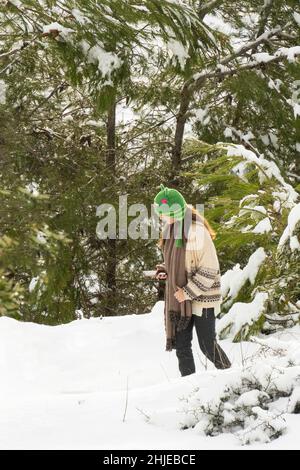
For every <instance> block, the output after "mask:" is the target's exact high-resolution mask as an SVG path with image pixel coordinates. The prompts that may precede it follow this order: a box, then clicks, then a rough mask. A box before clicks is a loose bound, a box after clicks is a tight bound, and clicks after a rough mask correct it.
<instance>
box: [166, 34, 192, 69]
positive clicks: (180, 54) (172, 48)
mask: <svg viewBox="0 0 300 470" xmlns="http://www.w3.org/2000/svg"><path fill="white" fill-rule="evenodd" d="M166 46H167V50H168V53H169V55H170V57H175V58H176V59H177V60H178V62H179V64H180V67H181V68H182V69H184V66H185V63H186V60H187V58H188V57H189V51H188V48H187V47H185V46H184V45H183V44H182V43H181V42H179V41H177V40H176V39H172V38H170V39H169V40H168V41H167V42H166Z"/></svg>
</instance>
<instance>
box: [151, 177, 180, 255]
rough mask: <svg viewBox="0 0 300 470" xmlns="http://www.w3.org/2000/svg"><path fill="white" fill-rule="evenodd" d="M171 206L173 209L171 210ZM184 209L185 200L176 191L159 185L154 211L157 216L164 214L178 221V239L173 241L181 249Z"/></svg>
mask: <svg viewBox="0 0 300 470" xmlns="http://www.w3.org/2000/svg"><path fill="white" fill-rule="evenodd" d="M173 204H174V206H175V207H173V209H172V206H173ZM178 206H179V207H178ZM186 209H187V203H186V200H185V199H184V197H183V195H182V194H181V193H180V192H179V191H177V189H172V188H167V187H166V186H164V185H163V184H161V185H160V191H159V193H157V195H156V196H155V198H154V210H155V212H156V213H157V214H165V215H168V216H170V217H174V219H176V220H178V221H179V224H180V230H179V238H176V241H175V245H176V247H182V245H183V242H182V232H183V230H182V228H183V219H184V215H185V212H186Z"/></svg>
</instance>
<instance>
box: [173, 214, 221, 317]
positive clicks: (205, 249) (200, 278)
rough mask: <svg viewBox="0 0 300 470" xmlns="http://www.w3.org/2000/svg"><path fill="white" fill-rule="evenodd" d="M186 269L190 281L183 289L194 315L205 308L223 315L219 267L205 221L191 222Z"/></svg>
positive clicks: (199, 313)
mask: <svg viewBox="0 0 300 470" xmlns="http://www.w3.org/2000/svg"><path fill="white" fill-rule="evenodd" d="M185 268H186V272H187V279H188V282H187V284H186V285H185V286H183V288H182V289H183V292H184V295H185V298H186V299H187V300H191V301H192V310H193V313H194V314H195V315H202V309H203V308H208V307H214V309H215V315H217V314H218V313H219V312H220V305H221V302H222V295H221V273H220V265H219V260H218V256H217V252H216V248H215V245H214V242H213V240H212V238H211V236H210V233H209V231H208V230H207V228H206V227H205V225H204V224H203V223H202V222H199V221H194V220H193V221H192V224H191V226H190V228H189V231H188V236H187V244H186V253H185Z"/></svg>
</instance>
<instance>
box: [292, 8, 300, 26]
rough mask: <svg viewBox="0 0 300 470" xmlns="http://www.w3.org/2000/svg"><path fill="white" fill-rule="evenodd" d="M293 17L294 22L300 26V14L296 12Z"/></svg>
mask: <svg viewBox="0 0 300 470" xmlns="http://www.w3.org/2000/svg"><path fill="white" fill-rule="evenodd" d="M293 17H294V20H295V21H296V23H297V24H298V25H299V26H300V14H299V13H297V12H296V11H294V13H293Z"/></svg>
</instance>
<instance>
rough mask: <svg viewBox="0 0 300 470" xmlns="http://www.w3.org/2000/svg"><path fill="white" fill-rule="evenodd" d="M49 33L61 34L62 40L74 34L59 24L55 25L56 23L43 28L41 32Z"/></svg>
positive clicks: (70, 29) (71, 30)
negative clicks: (56, 32)
mask: <svg viewBox="0 0 300 470" xmlns="http://www.w3.org/2000/svg"><path fill="white" fill-rule="evenodd" d="M51 31H58V32H59V34H61V36H62V37H63V38H64V39H67V37H68V35H69V34H70V33H74V32H75V30H74V29H72V28H66V27H65V26H63V25H61V24H60V23H57V22H56V21H55V22H53V23H50V24H47V25H44V26H43V32H44V33H50V32H51Z"/></svg>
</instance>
